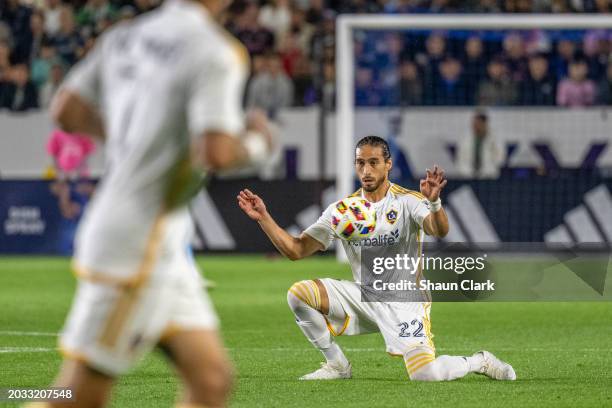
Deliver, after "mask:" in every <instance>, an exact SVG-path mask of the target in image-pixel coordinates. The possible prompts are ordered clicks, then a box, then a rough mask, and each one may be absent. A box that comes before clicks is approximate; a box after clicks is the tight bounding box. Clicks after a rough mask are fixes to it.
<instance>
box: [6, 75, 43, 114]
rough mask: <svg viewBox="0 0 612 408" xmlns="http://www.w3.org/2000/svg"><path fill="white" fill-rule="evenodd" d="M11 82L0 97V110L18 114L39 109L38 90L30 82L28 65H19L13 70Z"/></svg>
mask: <svg viewBox="0 0 612 408" xmlns="http://www.w3.org/2000/svg"><path fill="white" fill-rule="evenodd" d="M10 79H11V82H9V83H7V84H6V85H5V86H4V87H3V90H2V95H0V108H4V109H9V110H12V111H16V112H21V111H26V110H29V109H34V108H38V90H37V89H36V86H35V85H34V83H33V82H32V81H30V72H29V70H28V67H27V65H25V64H18V65H15V66H14V67H13V68H12V69H11V74H10Z"/></svg>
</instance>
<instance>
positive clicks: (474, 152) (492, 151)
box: [456, 112, 504, 179]
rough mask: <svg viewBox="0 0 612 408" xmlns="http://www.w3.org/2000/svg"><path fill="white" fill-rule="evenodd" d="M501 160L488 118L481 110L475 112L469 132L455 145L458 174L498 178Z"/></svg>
mask: <svg viewBox="0 0 612 408" xmlns="http://www.w3.org/2000/svg"><path fill="white" fill-rule="evenodd" d="M503 161H504V156H503V152H502V149H501V148H500V146H499V144H498V142H497V141H496V140H495V138H494V137H493V136H492V135H491V134H490V131H489V118H488V117H487V115H486V114H485V113H483V112H476V113H475V114H474V116H473V117H472V129H471V134H470V135H469V136H467V137H466V138H464V139H463V140H462V141H461V143H460V144H459V145H458V146H457V159H456V163H457V170H458V171H459V174H460V175H461V176H462V177H466V178H479V179H494V178H498V177H499V169H500V167H501V165H502V164H503Z"/></svg>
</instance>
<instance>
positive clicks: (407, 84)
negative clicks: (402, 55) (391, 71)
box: [399, 61, 423, 106]
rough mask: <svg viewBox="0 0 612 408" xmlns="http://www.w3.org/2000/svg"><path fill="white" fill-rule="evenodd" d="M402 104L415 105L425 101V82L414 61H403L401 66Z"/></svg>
mask: <svg viewBox="0 0 612 408" xmlns="http://www.w3.org/2000/svg"><path fill="white" fill-rule="evenodd" d="M399 90H400V97H399V99H400V101H399V102H400V105H401V106H414V105H421V104H422V103H423V82H422V81H421V78H420V77H419V68H418V67H417V65H416V64H415V63H414V62H413V61H403V62H402V64H401V66H400V84H399Z"/></svg>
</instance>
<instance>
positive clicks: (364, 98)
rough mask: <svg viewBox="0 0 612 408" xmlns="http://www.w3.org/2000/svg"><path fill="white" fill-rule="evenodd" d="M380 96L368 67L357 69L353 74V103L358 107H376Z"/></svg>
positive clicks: (372, 73)
mask: <svg viewBox="0 0 612 408" xmlns="http://www.w3.org/2000/svg"><path fill="white" fill-rule="evenodd" d="M379 102H380V94H379V93H378V92H377V87H376V86H375V83H374V72H373V71H372V68H369V67H359V68H357V70H356V72H355V103H356V104H357V105H360V106H376V105H378V104H379Z"/></svg>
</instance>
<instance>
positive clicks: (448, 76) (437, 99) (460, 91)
mask: <svg viewBox="0 0 612 408" xmlns="http://www.w3.org/2000/svg"><path fill="white" fill-rule="evenodd" d="M439 67H440V68H439V69H440V77H439V78H438V80H437V81H436V82H435V86H434V87H433V88H432V89H426V90H425V104H426V105H442V106H452V105H466V104H467V103H468V98H467V95H466V86H465V82H464V81H463V78H462V76H461V71H462V67H461V63H460V62H459V61H458V60H457V59H455V58H453V57H450V56H448V57H446V58H445V59H444V60H442V62H440V65H439Z"/></svg>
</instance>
